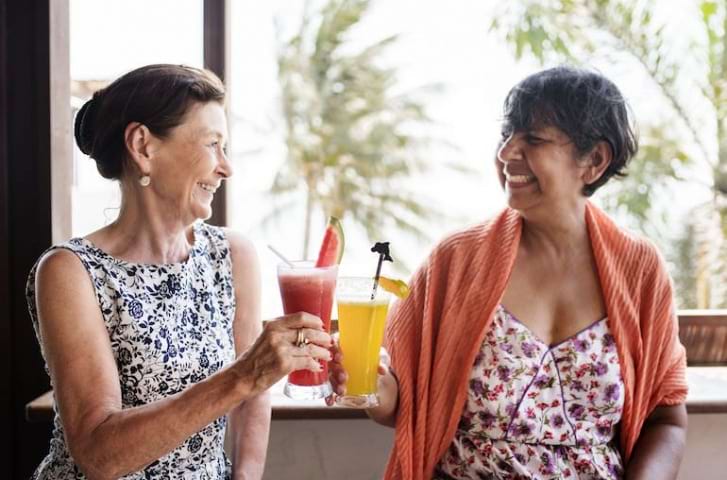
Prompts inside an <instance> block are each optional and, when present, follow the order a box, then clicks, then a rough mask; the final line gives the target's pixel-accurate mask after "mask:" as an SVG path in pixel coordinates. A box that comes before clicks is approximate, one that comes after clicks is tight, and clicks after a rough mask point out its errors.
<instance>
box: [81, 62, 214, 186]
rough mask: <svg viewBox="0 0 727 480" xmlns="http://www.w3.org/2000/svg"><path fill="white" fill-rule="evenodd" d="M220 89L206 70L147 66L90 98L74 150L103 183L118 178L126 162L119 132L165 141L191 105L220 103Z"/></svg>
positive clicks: (177, 66)
mask: <svg viewBox="0 0 727 480" xmlns="http://www.w3.org/2000/svg"><path fill="white" fill-rule="evenodd" d="M224 100H225V87H224V85H223V84H222V81H221V80H220V79H219V77H217V76H216V75H215V74H214V73H212V72H210V71H209V70H203V69H199V68H193V67H187V66H184V65H167V64H159V65H147V66H145V67H141V68H137V69H136V70H132V71H131V72H129V73H127V74H125V75H123V76H122V77H120V78H118V79H117V80H115V81H114V82H113V83H111V84H110V85H108V86H107V87H106V88H103V89H101V90H98V91H97V92H95V93H94V94H93V96H92V97H91V99H90V100H89V101H87V102H86V103H85V104H84V105H83V107H81V109H80V110H79V111H78V113H77V114H76V121H75V127H74V135H75V137H76V143H77V144H78V148H80V149H81V151H82V152H83V153H85V154H86V155H88V156H89V157H91V158H93V159H94V160H95V161H96V167H97V168H98V171H99V173H100V174H101V175H102V176H103V177H104V178H109V179H116V180H119V179H121V176H122V173H123V171H124V163H125V162H126V158H127V156H126V145H125V141H124V132H125V130H126V127H127V125H129V123H131V122H139V123H141V124H143V125H145V126H146V127H147V128H148V129H149V131H151V133H152V134H154V135H155V136H157V137H160V138H165V137H166V136H167V135H168V134H169V131H170V130H171V129H173V128H174V127H176V126H178V125H180V124H181V123H182V122H183V121H184V116H185V114H186V113H187V111H188V110H189V109H190V108H191V107H192V106H193V105H194V104H195V103H207V102H219V103H224Z"/></svg>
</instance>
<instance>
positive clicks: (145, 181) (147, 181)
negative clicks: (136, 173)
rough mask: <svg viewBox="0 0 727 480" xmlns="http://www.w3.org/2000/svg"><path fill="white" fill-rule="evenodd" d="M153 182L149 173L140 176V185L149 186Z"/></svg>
mask: <svg viewBox="0 0 727 480" xmlns="http://www.w3.org/2000/svg"><path fill="white" fill-rule="evenodd" d="M150 183H151V177H150V176H149V175H142V176H141V177H139V185H141V186H142V187H148V186H149V184H150Z"/></svg>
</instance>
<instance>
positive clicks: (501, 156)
mask: <svg viewBox="0 0 727 480" xmlns="http://www.w3.org/2000/svg"><path fill="white" fill-rule="evenodd" d="M514 140H515V132H513V133H511V134H510V135H508V137H507V138H505V139H504V140H502V142H501V143H500V148H498V149H497V160H499V161H500V162H501V163H507V162H508V161H510V160H512V155H513V152H514V150H515V141H514Z"/></svg>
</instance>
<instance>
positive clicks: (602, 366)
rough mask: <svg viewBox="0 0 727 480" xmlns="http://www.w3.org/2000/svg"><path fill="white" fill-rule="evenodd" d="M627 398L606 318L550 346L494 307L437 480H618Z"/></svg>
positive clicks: (513, 318)
mask: <svg viewBox="0 0 727 480" xmlns="http://www.w3.org/2000/svg"><path fill="white" fill-rule="evenodd" d="M623 402H624V384H623V381H622V379H621V370H620V366H619V362H618V355H617V353H616V346H615V342H614V338H613V336H612V335H611V334H610V333H609V329H608V324H607V322H606V319H603V320H600V321H598V322H595V323H593V324H592V325H590V326H589V327H587V328H586V329H584V330H582V331H580V332H579V333H577V334H575V335H573V336H572V337H570V338H568V339H566V340H564V341H562V342H560V343H558V344H556V345H552V346H549V345H547V344H545V343H544V342H542V341H541V340H539V339H538V338H537V337H536V336H535V335H534V334H533V333H532V332H531V331H530V330H529V329H528V328H527V327H526V326H525V325H524V324H523V323H521V322H519V321H518V320H517V319H516V318H515V317H514V316H513V315H511V314H510V313H509V312H507V310H506V309H505V308H504V307H502V306H500V307H498V309H497V311H496V313H495V318H494V321H493V324H492V328H491V329H490V331H489V332H488V333H487V335H486V337H485V340H484V342H483V344H482V349H481V351H480V353H479V354H478V355H477V357H476V359H475V363H474V366H473V368H472V375H471V377H470V388H469V392H468V397H467V401H466V404H465V407H464V411H463V413H462V417H461V420H460V423H459V426H458V428H457V432H456V434H455V437H454V440H453V441H452V444H451V445H450V447H449V449H448V450H447V451H446V453H445V454H444V455H443V457H442V459H441V460H440V462H439V464H438V466H437V469H436V473H435V478H455V479H468V478H493V479H576V478H577V479H603V478H608V479H617V478H621V477H622V476H623V466H622V462H621V456H620V454H619V451H618V449H617V447H616V445H615V444H614V442H615V438H616V436H615V432H616V427H617V425H618V423H619V421H620V419H621V411H622V409H623Z"/></svg>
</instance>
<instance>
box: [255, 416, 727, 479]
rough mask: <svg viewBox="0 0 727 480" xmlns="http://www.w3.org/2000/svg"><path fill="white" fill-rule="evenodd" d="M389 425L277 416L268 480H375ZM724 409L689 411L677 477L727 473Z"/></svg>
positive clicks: (390, 435)
mask: <svg viewBox="0 0 727 480" xmlns="http://www.w3.org/2000/svg"><path fill="white" fill-rule="evenodd" d="M392 441H393V430H391V429H389V428H386V427H381V426H379V425H376V424H375V423H373V422H372V421H369V420H276V421H274V422H273V423H272V428H271V432H270V446H269V448H268V461H267V466H266V469H265V479H266V480H287V479H296V480H328V479H346V480H375V479H380V478H381V477H382V474H383V471H384V465H385V464H386V460H387V458H388V453H389V449H390V448H391V444H392ZM725 445H727V414H725V415H690V416H689V433H688V436H687V452H686V456H685V458H684V461H683V463H682V469H681V473H680V475H679V480H693V479H699V480H724V479H725V478H727V455H725V450H724V448H725Z"/></svg>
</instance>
